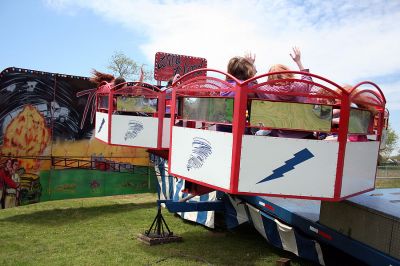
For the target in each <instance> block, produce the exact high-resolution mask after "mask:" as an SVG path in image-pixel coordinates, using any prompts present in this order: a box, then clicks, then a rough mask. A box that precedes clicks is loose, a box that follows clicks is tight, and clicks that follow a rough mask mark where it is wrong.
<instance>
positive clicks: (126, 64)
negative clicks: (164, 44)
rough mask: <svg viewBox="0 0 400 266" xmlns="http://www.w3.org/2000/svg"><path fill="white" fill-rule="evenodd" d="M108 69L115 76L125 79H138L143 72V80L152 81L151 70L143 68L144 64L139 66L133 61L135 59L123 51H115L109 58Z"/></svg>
mask: <svg viewBox="0 0 400 266" xmlns="http://www.w3.org/2000/svg"><path fill="white" fill-rule="evenodd" d="M107 68H108V69H110V70H111V71H112V72H113V74H114V75H115V76H117V77H118V76H119V77H123V78H124V79H126V80H131V81H135V80H139V79H140V78H141V75H142V72H143V81H148V82H152V81H153V80H154V79H153V75H152V74H153V72H152V71H151V70H147V69H145V67H144V65H142V66H141V67H139V66H138V64H137V63H136V62H135V60H133V59H131V58H129V57H128V56H127V55H125V54H124V53H123V52H115V53H114V54H113V55H112V56H111V59H110V62H109V65H108V67H107Z"/></svg>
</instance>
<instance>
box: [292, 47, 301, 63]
mask: <svg viewBox="0 0 400 266" xmlns="http://www.w3.org/2000/svg"><path fill="white" fill-rule="evenodd" d="M290 57H291V58H292V59H293V61H295V62H296V63H298V62H300V61H301V52H300V49H299V48H298V47H297V46H295V47H293V54H292V53H290Z"/></svg>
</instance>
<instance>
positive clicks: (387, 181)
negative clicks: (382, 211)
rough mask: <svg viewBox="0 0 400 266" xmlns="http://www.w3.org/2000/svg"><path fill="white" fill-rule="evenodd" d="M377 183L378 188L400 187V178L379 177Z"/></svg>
mask: <svg viewBox="0 0 400 266" xmlns="http://www.w3.org/2000/svg"><path fill="white" fill-rule="evenodd" d="M375 185H376V187H377V188H392V187H400V178H377V179H376V183H375Z"/></svg>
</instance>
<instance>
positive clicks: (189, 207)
mask: <svg viewBox="0 0 400 266" xmlns="http://www.w3.org/2000/svg"><path fill="white" fill-rule="evenodd" d="M161 203H165V205H166V206H167V209H168V211H169V212H199V213H205V214H207V212H208V211H224V210H225V205H224V202H222V201H202V202H200V201H192V202H179V201H173V200H158V201H157V204H161ZM206 219H207V215H205V216H203V218H202V219H198V220H200V221H196V222H198V223H201V224H204V223H205V221H206Z"/></svg>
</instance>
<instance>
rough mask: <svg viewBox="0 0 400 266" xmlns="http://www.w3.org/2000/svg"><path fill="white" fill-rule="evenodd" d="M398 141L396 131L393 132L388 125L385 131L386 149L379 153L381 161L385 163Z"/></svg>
mask: <svg viewBox="0 0 400 266" xmlns="http://www.w3.org/2000/svg"><path fill="white" fill-rule="evenodd" d="M398 139H399V136H398V135H397V134H396V131H394V130H393V129H392V127H391V126H390V125H389V127H388V130H387V140H386V147H385V149H383V150H382V151H381V152H380V155H381V157H382V160H384V161H386V160H387V159H389V157H390V155H391V154H392V152H393V151H394V150H395V149H396V148H397V141H398Z"/></svg>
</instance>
